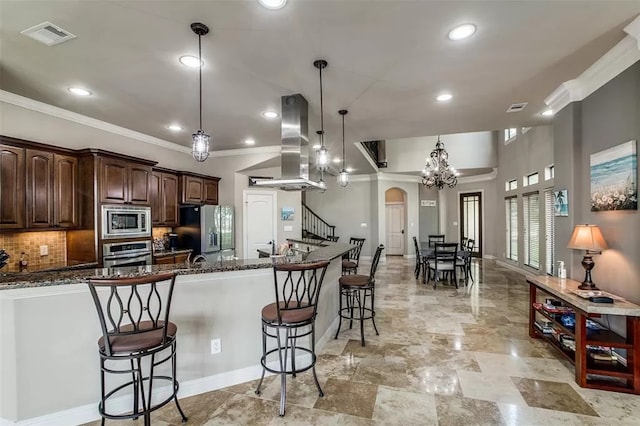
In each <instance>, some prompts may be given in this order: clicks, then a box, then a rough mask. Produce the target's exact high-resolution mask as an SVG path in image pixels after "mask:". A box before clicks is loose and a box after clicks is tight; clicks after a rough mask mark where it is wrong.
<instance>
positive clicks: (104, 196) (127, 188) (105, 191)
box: [100, 157, 151, 205]
mask: <svg viewBox="0 0 640 426" xmlns="http://www.w3.org/2000/svg"><path fill="white" fill-rule="evenodd" d="M150 183H151V166H148V165H145V164H138V163H134V162H131V161H127V160H124V159H120V158H110V157H101V158H100V201H101V202H102V203H115V204H143V205H148V204H150V202H151V199H150Z"/></svg>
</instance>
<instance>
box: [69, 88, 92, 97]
mask: <svg viewBox="0 0 640 426" xmlns="http://www.w3.org/2000/svg"><path fill="white" fill-rule="evenodd" d="M68 90H69V91H70V92H71V93H73V94H74V95H78V96H90V95H91V92H90V91H88V90H87V89H83V88H82V87H69V89H68Z"/></svg>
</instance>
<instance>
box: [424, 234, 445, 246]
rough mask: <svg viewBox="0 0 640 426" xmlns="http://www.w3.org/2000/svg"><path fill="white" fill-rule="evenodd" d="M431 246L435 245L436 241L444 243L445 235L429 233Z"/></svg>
mask: <svg viewBox="0 0 640 426" xmlns="http://www.w3.org/2000/svg"><path fill="white" fill-rule="evenodd" d="M428 241H429V247H435V245H436V243H444V235H441V234H438V235H429V240H428Z"/></svg>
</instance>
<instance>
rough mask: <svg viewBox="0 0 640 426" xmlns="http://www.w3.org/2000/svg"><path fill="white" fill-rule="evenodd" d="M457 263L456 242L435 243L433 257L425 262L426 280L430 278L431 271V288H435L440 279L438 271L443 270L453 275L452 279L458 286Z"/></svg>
mask: <svg viewBox="0 0 640 426" xmlns="http://www.w3.org/2000/svg"><path fill="white" fill-rule="evenodd" d="M457 264H458V243H435V250H434V257H433V259H432V260H429V261H428V262H427V276H428V279H427V282H429V280H430V279H431V272H432V271H433V289H434V290H435V289H436V287H437V285H438V281H439V280H440V272H445V273H449V274H451V275H453V281H454V283H455V286H456V288H458V276H457V274H456V269H457V266H456V265H457ZM449 279H451V276H450V277H449Z"/></svg>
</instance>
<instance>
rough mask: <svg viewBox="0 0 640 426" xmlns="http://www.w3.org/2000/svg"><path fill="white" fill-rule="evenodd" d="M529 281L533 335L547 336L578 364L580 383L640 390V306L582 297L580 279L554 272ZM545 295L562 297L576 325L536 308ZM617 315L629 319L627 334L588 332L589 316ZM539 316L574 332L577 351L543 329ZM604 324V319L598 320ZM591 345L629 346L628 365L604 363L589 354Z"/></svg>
mask: <svg viewBox="0 0 640 426" xmlns="http://www.w3.org/2000/svg"><path fill="white" fill-rule="evenodd" d="M527 282H528V283H529V302H530V303H529V336H531V337H533V338H544V339H545V340H546V341H548V342H549V343H550V344H551V345H552V346H553V347H555V348H556V349H557V350H558V351H560V353H562V354H563V355H564V356H565V357H567V358H568V359H569V360H570V361H571V362H572V363H573V364H574V365H575V376H576V383H578V384H579V385H580V386H582V387H585V388H594V389H602V390H608V391H615V392H627V393H634V394H640V306H638V305H635V304H633V303H630V302H627V301H619V300H615V302H614V303H613V304H610V303H592V302H590V301H589V300H588V299H584V298H582V297H579V296H578V295H576V294H575V293H573V292H572V290H575V289H577V287H578V285H580V283H579V282H577V281H573V280H569V279H563V280H561V279H559V278H556V277H550V276H527ZM545 297H551V298H553V299H556V300H560V301H561V302H562V305H563V306H567V307H569V308H571V309H572V310H573V311H574V313H575V329H572V328H569V327H565V326H564V325H563V324H562V323H561V322H560V321H559V320H558V318H557V317H556V316H554V315H552V314H549V313H548V312H547V311H545V310H544V309H536V308H535V307H534V305H533V304H534V303H536V302H544V298H545ZM602 315H612V316H613V315H615V316H619V317H624V318H625V320H626V337H622V336H620V335H619V334H617V333H615V332H613V331H611V330H599V331H595V332H593V333H592V334H589V335H588V334H587V326H586V325H587V321H586V320H587V318H589V317H591V318H600V317H601V316H602ZM536 318H540V319H544V320H546V321H549V322H551V323H552V325H553V328H554V329H556V330H558V331H560V332H561V333H563V334H568V335H570V336H573V337H574V339H575V351H572V350H570V349H567V348H566V347H563V345H561V344H560V343H559V341H558V340H557V339H556V338H555V337H553V336H552V335H549V334H546V333H543V332H542V331H540V330H539V329H538V328H537V327H536V325H535V322H536ZM596 322H598V323H599V324H601V325H604V324H603V323H602V322H601V321H596ZM587 346H601V347H608V348H617V349H624V350H626V366H625V365H624V364H622V363H620V362H618V363H609V364H607V363H600V362H597V361H594V360H593V359H591V358H590V357H589V353H588V351H587Z"/></svg>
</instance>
